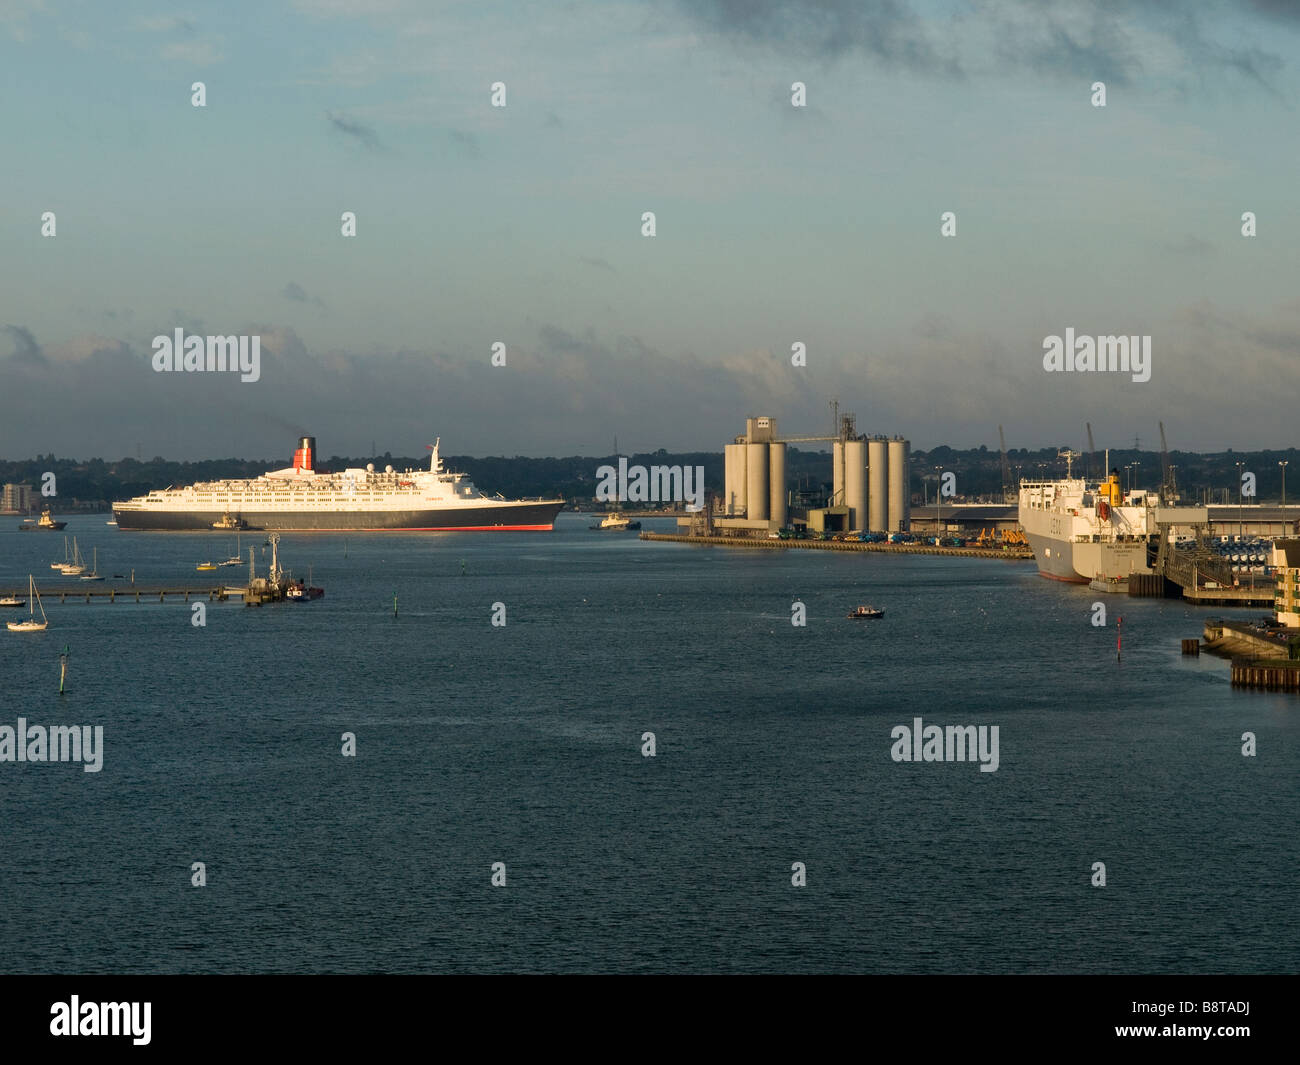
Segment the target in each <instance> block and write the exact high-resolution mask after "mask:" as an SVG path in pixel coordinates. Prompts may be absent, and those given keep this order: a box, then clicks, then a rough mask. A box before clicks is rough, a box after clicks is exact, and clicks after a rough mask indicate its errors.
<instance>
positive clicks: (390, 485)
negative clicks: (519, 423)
mask: <svg viewBox="0 0 1300 1065" xmlns="http://www.w3.org/2000/svg"><path fill="white" fill-rule="evenodd" d="M440 444H441V438H439V439H438V441H437V442H436V443H433V444H430V445H429V451H430V452H431V454H430V456H429V468H428V469H427V470H406V471H404V472H400V473H399V472H395V471H394V470H393V467H392V466H388V467H386V468H385V469H384V470H383V471H379V470H376V469H375V467H374V464H373V463H371V464H369V465H367V466H366V467H365V468H364V469H361V468H353V469H345V470H343V471H341V472H337V473H326V472H324V471H320V470H317V469H316V468H315V466H316V439H315V437H311V436H304V437H301V438H299V440H298V448H297V450H296V451H295V452H294V456H293V465H292V466H289V467H286V468H285V469H282V470H273V471H271V472H270V473H264V474H262V475H261V476H260V477H253V478H248V479H244V480H229V481H204V482H200V483H198V484H193V485H188V486H186V487H182V488H172V487H168V488H164V489H159V490H157V491H153V492H150V493H149V494H148V495H143V496H136V497H135V498H134V499H128V500H126V501H125V502H122V503H114V504H113V516H114V517H115V518H116V519H117V527H118V528H119V529H121V530H124V531H127V532H131V531H149V532H181V531H189V530H200V529H201V530H205V531H210V530H211V529H213V528H214V527H217V528H225V527H226V526H227V524H232V525H237V526H238V527H240V528H244V529H253V530H265V531H268V532H271V531H274V532H351V531H359V532H372V531H373V532H380V531H393V532H399V531H405V532H487V531H500V532H504V531H512V530H530V531H531V530H537V531H545V530H549V529H551V528H553V527H554V524H555V516H556V514H558V513H559V512H560V509H561V507H563V506H564V500H562V499H503V498H502V497H501V496H499V495H498V496H485V495H483V493H482V492H480V491H479V490H478V489H477V488H476V487H475V486H474V483H473V482H472V481H471V480H470V479H469V477H468V476H467V475H466V474H463V473H449V472H448V471H447V470H445V469H444V468H443V464H442V460H441V459H440V458H439V456H438V447H439V445H440Z"/></svg>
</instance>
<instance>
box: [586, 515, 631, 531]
mask: <svg viewBox="0 0 1300 1065" xmlns="http://www.w3.org/2000/svg"><path fill="white" fill-rule="evenodd" d="M591 528H592V529H596V530H598V531H606V532H609V531H612V532H631V531H632V530H634V529H639V528H641V523H640V522H639V521H629V520H628V519H627V518H626V517H624V516H623V515H622V514H619V513H617V512H616V513H613V514H606V515H605V518H604V520H603V521H601V523H600V524H599V525H592V526H591Z"/></svg>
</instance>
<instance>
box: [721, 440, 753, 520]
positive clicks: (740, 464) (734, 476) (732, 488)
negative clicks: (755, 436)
mask: <svg viewBox="0 0 1300 1065" xmlns="http://www.w3.org/2000/svg"><path fill="white" fill-rule="evenodd" d="M724 450H725V452H726V459H727V463H726V476H727V485H726V493H727V496H726V500H725V503H726V506H725V507H724V508H723V512H724V513H725V514H727V516H728V517H733V518H735V517H740V516H741V515H742V514H744V513H745V499H746V490H747V489H748V487H749V486H748V485H747V484H746V483H745V445H744V444H727V445H726V447H725V449H724Z"/></svg>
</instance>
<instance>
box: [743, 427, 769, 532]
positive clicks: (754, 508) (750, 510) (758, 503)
mask: <svg viewBox="0 0 1300 1065" xmlns="http://www.w3.org/2000/svg"><path fill="white" fill-rule="evenodd" d="M767 449H768V445H767V444H746V445H745V485H746V517H748V518H749V520H750V521H767V505H768V492H769V487H768V486H769V481H768V476H767Z"/></svg>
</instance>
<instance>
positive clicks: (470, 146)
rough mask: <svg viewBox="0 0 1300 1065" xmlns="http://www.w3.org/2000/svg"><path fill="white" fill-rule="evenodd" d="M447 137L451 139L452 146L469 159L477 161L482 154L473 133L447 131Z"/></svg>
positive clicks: (455, 130) (458, 130)
mask: <svg viewBox="0 0 1300 1065" xmlns="http://www.w3.org/2000/svg"><path fill="white" fill-rule="evenodd" d="M447 136H448V137H450V138H451V143H452V144H454V145H455V146H456V147H457V148H458V149H459V150H460V151H461V152H462V153H463V154H465V155H467V156H469V157H470V158H471V159H477V158H478V157H479V156H481V155H482V154H483V150H482V149H481V148H480V147H479V143H478V137H476V136H475V135H474V134H473V133H470V132H468V131H466V130H463V129H449V130H448V131H447Z"/></svg>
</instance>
